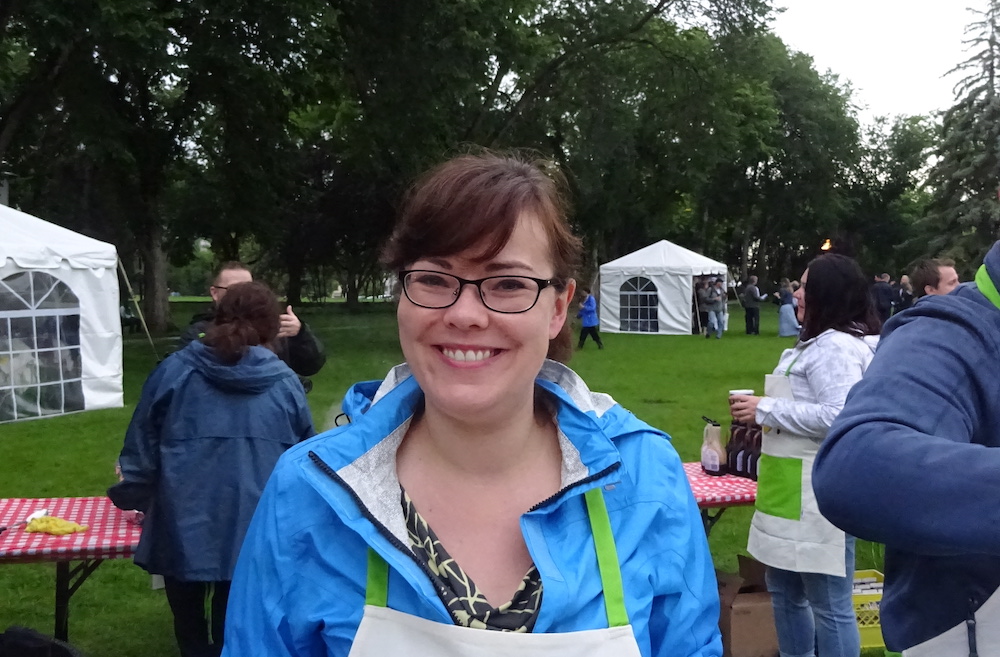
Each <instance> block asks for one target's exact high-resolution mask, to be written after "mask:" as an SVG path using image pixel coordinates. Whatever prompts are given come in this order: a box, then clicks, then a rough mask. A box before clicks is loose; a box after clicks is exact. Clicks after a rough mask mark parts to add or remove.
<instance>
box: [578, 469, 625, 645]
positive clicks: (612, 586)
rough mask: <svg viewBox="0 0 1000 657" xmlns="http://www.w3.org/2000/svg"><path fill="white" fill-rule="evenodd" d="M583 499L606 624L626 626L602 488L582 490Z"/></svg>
mask: <svg viewBox="0 0 1000 657" xmlns="http://www.w3.org/2000/svg"><path fill="white" fill-rule="evenodd" d="M584 498H586V500H587V515H588V516H590V531H591V533H592V534H593V535H594V548H595V549H596V550H597V568H598V569H599V570H600V571H601V585H602V586H603V587H604V607H605V611H607V614H608V627H625V626H626V625H628V623H629V621H628V612H627V611H626V609H625V589H624V588H623V587H622V571H621V566H620V565H619V564H618V549H617V548H616V547H615V536H614V534H613V533H612V532H611V518H610V517H609V516H608V507H607V506H606V505H605V504H604V490H603V489H602V488H601V487H597V488H591V489H590V490H588V491H587V492H586V493H584Z"/></svg>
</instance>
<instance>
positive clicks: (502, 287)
mask: <svg viewBox="0 0 1000 657" xmlns="http://www.w3.org/2000/svg"><path fill="white" fill-rule="evenodd" d="M399 282H400V283H401V284H402V286H403V294H405V295H406V298H407V299H409V300H410V303H412V304H414V305H416V306H420V307H421V308H435V309H440V308H447V307H448V306H451V305H454V303H455V302H456V301H458V297H459V296H460V295H461V294H462V288H463V287H465V286H466V285H475V286H476V289H477V290H479V298H480V299H482V301H483V305H484V306H486V307H487V308H489V309H490V310H492V311H493V312H496V313H505V314H516V313H526V312H528V311H529V310H531V309H532V308H534V307H535V304H536V303H538V297H539V296H541V294H542V290H544V289H545V288H547V287H549V286H554V285H558V284H559V282H560V281H559V279H557V278H548V279H546V278H533V277H531V276H487V277H486V278H479V279H476V280H469V279H467V278H461V277H459V276H453V275H452V274H445V273H444V272H440V271H432V270H429V269H407V270H404V271H401V272H399Z"/></svg>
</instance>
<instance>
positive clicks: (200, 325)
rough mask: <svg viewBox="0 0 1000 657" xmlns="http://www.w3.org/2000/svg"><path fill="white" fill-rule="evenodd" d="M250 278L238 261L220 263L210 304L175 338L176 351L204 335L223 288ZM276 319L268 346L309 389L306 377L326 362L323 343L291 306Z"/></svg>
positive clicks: (223, 293)
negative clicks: (275, 335)
mask: <svg viewBox="0 0 1000 657" xmlns="http://www.w3.org/2000/svg"><path fill="white" fill-rule="evenodd" d="M252 280H253V274H252V273H250V269H249V268H248V267H247V266H246V265H244V264H243V263H242V262H227V263H225V264H223V265H222V266H221V267H220V268H219V271H218V272H217V273H216V275H215V278H214V279H213V280H212V285H211V286H209V288H208V293H209V295H211V297H212V305H211V306H209V308H208V310H206V311H204V312H200V313H196V314H195V315H194V317H192V318H191V323H190V324H188V326H187V328H185V329H184V331H183V332H182V333H181V335H180V337H179V338H178V340H177V350H178V351H180V350H181V349H183V348H184V347H186V346H187V345H188V344H189V343H191V342H193V341H195V340H201V339H202V338H204V337H205V333H206V331H207V330H208V325H209V324H210V323H211V322H212V319H213V318H214V317H215V311H216V308H217V307H218V304H219V301H221V300H222V298H223V297H225V296H226V291H227V290H229V288H230V286H232V285H236V284H237V283H249V282H250V281H252ZM280 319H281V324H280V326H279V328H278V337H277V338H276V339H275V340H274V342H273V344H272V345H271V348H272V349H273V350H274V352H275V353H276V354H277V355H278V358H280V359H281V360H283V361H285V363H287V364H288V366H289V367H290V368H292V371H293V372H295V373H296V374H298V375H299V377H300V378H301V380H302V386H303V387H304V388H305V389H306V392H309V391H310V390H311V389H312V381H310V380H309V378H308V377H310V376H313V375H314V374H316V373H317V372H319V371H320V369H322V367H323V365H324V363H326V354H325V353H324V350H323V344H322V343H321V342H320V341H319V338H317V337H316V335H315V334H314V333H313V332H312V331H311V330H309V327H308V326H307V325H306V324H305V322H303V321H302V320H300V319H299V318H298V316H297V315H296V314H295V311H293V310H292V307H291V306H288V307H287V308H285V312H283V313H281V317H280Z"/></svg>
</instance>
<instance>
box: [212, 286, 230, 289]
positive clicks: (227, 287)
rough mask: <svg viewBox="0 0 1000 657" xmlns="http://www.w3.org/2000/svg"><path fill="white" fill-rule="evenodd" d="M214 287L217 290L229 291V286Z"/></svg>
mask: <svg viewBox="0 0 1000 657" xmlns="http://www.w3.org/2000/svg"><path fill="white" fill-rule="evenodd" d="M212 287H214V288H215V289H216V290H228V289H229V286H227V285H213V286H212Z"/></svg>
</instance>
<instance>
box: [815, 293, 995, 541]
mask: <svg viewBox="0 0 1000 657" xmlns="http://www.w3.org/2000/svg"><path fill="white" fill-rule="evenodd" d="M949 302H952V303H958V300H949V301H948V302H942V303H949ZM923 303H924V304H925V312H927V311H928V310H929V309H928V308H927V306H926V304H928V303H932V302H923ZM932 305H933V304H932ZM919 308H920V306H919V305H918V306H917V309H919ZM918 312H919V310H918ZM993 312H994V311H993V310H992V308H990V309H977V310H976V313H978V314H979V315H980V316H981V315H983V314H985V313H993ZM972 315H973V312H971V311H969V312H967V313H966V314H965V316H964V317H961V318H956V317H954V316H952V317H941V316H937V317H935V316H917V317H914V318H913V319H910V321H908V322H906V323H903V324H900V325H898V326H897V327H892V324H890V327H892V328H894V330H892V331H891V332H890V333H889V334H888V335H887V336H886V337H884V338H883V340H882V343H881V344H880V346H879V349H878V352H877V353H876V355H875V359H874V360H873V361H872V364H871V367H870V368H869V369H868V372H867V374H866V375H865V378H864V380H862V381H861V383H859V384H858V385H857V386H856V387H855V388H854V390H853V391H852V392H851V395H850V397H849V399H848V401H847V405H846V407H845V408H844V412H843V413H841V415H840V417H839V418H838V419H837V421H836V423H835V424H834V426H833V428H832V429H831V431H830V436H829V439H828V440H827V441H826V443H825V444H824V445H823V446H822V447H821V449H820V451H819V454H818V456H817V459H816V463H815V467H814V471H813V479H812V481H813V487H814V489H815V493H816V498H817V501H818V502H819V507H820V511H821V512H822V513H823V515H824V516H826V517H827V518H828V519H829V520H830V521H831V522H833V523H834V524H835V525H837V526H838V527H840V528H841V529H844V530H846V531H847V532H848V533H850V534H854V535H856V536H859V537H861V538H865V539H867V540H871V541H878V542H881V543H886V544H888V545H893V546H895V547H900V548H903V549H905V550H907V551H910V552H916V553H921V554H926V555H937V556H947V555H956V554H970V553H971V554H977V553H978V554H992V555H998V554H1000V510H998V507H997V505H996V503H995V502H996V500H998V499H1000V477H998V476H997V473H998V472H1000V449H995V447H996V446H997V445H998V443H1000V434H998V426H1000V425H998V418H997V413H998V411H1000V386H998V385H997V383H996V382H997V379H996V377H997V370H998V368H997V363H998V360H997V353H1000V344H998V342H1000V340H998V337H997V331H996V327H997V325H998V320H997V319H996V318H995V317H994V318H991V319H988V320H987V322H982V321H981V319H980V320H977V319H976V318H975V317H973V316H972ZM903 318H904V321H905V318H908V316H903ZM986 323H992V324H993V326H992V327H988V326H986ZM987 445H992V446H993V447H988V446H987Z"/></svg>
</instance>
